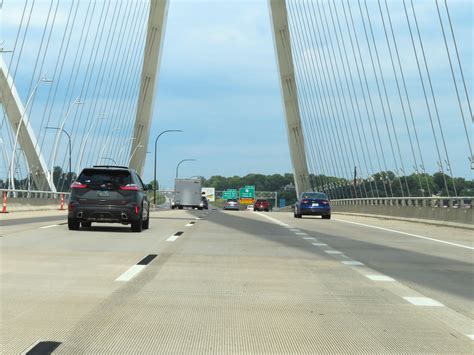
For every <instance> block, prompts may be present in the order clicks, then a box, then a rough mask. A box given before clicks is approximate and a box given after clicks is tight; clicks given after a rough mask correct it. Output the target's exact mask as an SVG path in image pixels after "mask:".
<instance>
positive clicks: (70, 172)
mask: <svg viewBox="0 0 474 355" xmlns="http://www.w3.org/2000/svg"><path fill="white" fill-rule="evenodd" d="M45 128H46V129H56V130H59V131H61V132H64V133H65V134H66V136H67V138H68V139H69V178H70V179H71V180H72V171H71V135H70V134H69V133H68V132H67V131H66V130H65V129H64V128H60V127H45ZM51 175H53V170H51ZM53 183H54V181H53Z"/></svg>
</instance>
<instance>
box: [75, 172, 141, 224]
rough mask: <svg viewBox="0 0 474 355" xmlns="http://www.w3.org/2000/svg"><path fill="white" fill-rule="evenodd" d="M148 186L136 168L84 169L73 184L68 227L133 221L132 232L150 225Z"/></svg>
mask: <svg viewBox="0 0 474 355" xmlns="http://www.w3.org/2000/svg"><path fill="white" fill-rule="evenodd" d="M146 191H147V187H146V186H145V185H144V184H143V182H142V180H141V179H140V176H138V174H137V172H136V171H135V170H133V169H129V168H127V167H120V166H94V167H92V168H86V169H84V170H82V172H81V173H80V174H79V176H78V178H77V180H76V181H74V182H73V183H72V185H71V196H70V197H69V205H68V211H69V212H68V227H69V229H70V230H78V229H79V228H80V226H81V225H82V227H90V226H91V224H92V223H93V222H94V223H122V224H130V225H131V229H132V232H141V231H142V229H148V227H149V221H150V217H149V212H150V207H149V203H148V198H147V195H146Z"/></svg>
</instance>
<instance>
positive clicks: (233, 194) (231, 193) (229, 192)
mask: <svg viewBox="0 0 474 355" xmlns="http://www.w3.org/2000/svg"><path fill="white" fill-rule="evenodd" d="M231 198H232V199H236V198H237V190H234V189H231V190H225V191H224V192H223V193H222V199H224V200H229V199H231Z"/></svg>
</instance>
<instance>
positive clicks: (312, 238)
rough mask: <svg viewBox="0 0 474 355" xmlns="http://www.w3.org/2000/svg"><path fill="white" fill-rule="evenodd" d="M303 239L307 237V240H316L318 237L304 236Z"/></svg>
mask: <svg viewBox="0 0 474 355" xmlns="http://www.w3.org/2000/svg"><path fill="white" fill-rule="evenodd" d="M303 239H306V240H316V238H314V237H303Z"/></svg>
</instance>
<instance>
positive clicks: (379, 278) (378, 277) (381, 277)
mask: <svg viewBox="0 0 474 355" xmlns="http://www.w3.org/2000/svg"><path fill="white" fill-rule="evenodd" d="M365 276H366V277H367V278H369V279H371V280H372V281H395V279H392V278H391V277H390V276H385V275H365Z"/></svg>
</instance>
